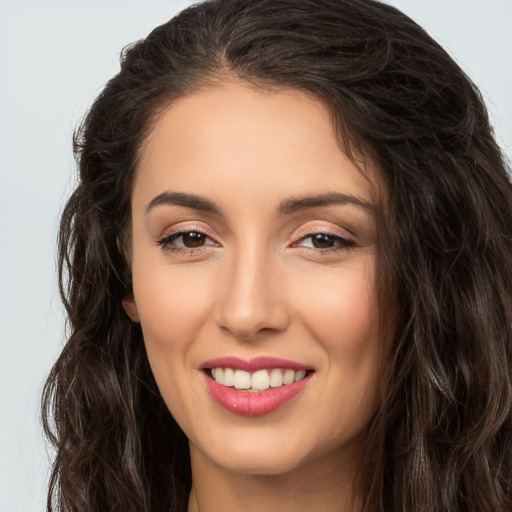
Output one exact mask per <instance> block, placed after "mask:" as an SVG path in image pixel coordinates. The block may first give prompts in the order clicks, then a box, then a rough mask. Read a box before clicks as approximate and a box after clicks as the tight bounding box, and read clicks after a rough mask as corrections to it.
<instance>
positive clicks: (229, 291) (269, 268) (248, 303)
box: [217, 250, 289, 341]
mask: <svg viewBox="0 0 512 512" xmlns="http://www.w3.org/2000/svg"><path fill="white" fill-rule="evenodd" d="M222 274H223V275H222V278H221V283H220V284H219V286H220V289H221V293H219V295H218V297H219V299H220V300H219V301H218V303H217V323H218V325H219V326H220V328H221V329H223V330H225V331H228V332H229V333H230V334H231V335H233V336H235V337H236V338H238V339H241V340H248V341H250V340H253V339H255V338H257V337H258V336H259V335H261V334H263V333H272V332H274V333H277V332H281V331H283V330H285V329H286V327H287V326H288V323H289V313H288V308H287V303H286V297H285V295H286V294H285V290H284V287H283V284H284V283H283V279H282V272H280V271H279V269H278V268H277V264H276V262H275V261H273V259H272V257H270V256H269V255H266V254H265V253H264V250H259V251H258V250H245V251H244V252H243V254H239V255H238V256H236V257H235V258H234V259H233V260H232V261H229V262H226V267H225V272H223V273H222Z"/></svg>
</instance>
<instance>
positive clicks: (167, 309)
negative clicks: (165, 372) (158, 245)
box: [133, 266, 211, 351]
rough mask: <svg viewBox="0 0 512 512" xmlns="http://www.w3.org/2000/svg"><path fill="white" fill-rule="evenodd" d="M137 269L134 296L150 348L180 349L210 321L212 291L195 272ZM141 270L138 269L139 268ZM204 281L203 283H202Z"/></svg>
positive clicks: (135, 271) (166, 268) (167, 269)
mask: <svg viewBox="0 0 512 512" xmlns="http://www.w3.org/2000/svg"><path fill="white" fill-rule="evenodd" d="M146 268H147V267H143V268H141V269H140V270H138V269H136V268H135V269H134V281H133V288H134V295H135V300H136V304H137V310H138V313H139V316H140V322H141V326H142V330H143V332H144V338H145V340H146V345H148V351H149V350H150V348H151V346H154V347H155V348H158V349H161V350H163V349H166V350H171V351H173V350H180V349H181V348H183V347H184V346H186V345H187V344H188V343H190V342H191V341H193V339H194V337H195V334H196V333H197V331H198V330H199V329H200V328H201V325H202V324H203V323H204V322H205V321H206V320H207V317H208V314H207V312H208V309H209V303H210V302H211V291H210V287H209V286H208V281H206V282H204V279H203V280H201V278H200V276H198V275H197V272H195V273H194V274H193V275H192V274H191V275H189V273H188V272H187V271H186V270H182V271H172V270H171V268H170V267H166V266H162V267H161V268H160V269H158V268H157V269H155V268H152V269H149V270H146ZM137 270H138V271H137ZM199 283H201V285H199Z"/></svg>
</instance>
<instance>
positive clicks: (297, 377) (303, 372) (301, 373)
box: [224, 368, 306, 382]
mask: <svg viewBox="0 0 512 512" xmlns="http://www.w3.org/2000/svg"><path fill="white" fill-rule="evenodd" d="M226 369H227V368H226ZM224 375H225V372H224ZM305 376H306V370H299V371H298V372H295V379H294V381H295V382H297V381H299V380H302V379H303V378H304V377H305ZM225 378H226V377H225V376H224V379H225Z"/></svg>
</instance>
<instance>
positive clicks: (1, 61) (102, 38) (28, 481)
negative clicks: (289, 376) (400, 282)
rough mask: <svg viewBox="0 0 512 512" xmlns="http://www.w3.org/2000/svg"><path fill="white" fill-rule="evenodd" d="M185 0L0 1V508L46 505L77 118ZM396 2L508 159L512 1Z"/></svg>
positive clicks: (2, 511) (511, 148)
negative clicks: (466, 82)
mask: <svg viewBox="0 0 512 512" xmlns="http://www.w3.org/2000/svg"><path fill="white" fill-rule="evenodd" d="M298 1H300V0H298ZM190 3H192V2H190V1H162V0H158V1H157V0H151V1H145V2H143V1H140V0H138V1H131V0H53V1H50V0H42V1H37V0H32V1H28V0H0V235H1V236H0V348H1V351H0V432H1V435H0V512H27V511H43V510H45V505H44V503H45V487H46V482H47V476H48V468H49V464H48V455H47V453H46V448H45V445H44V443H43V441H42V436H41V429H40V423H39V405H38V402H39V396H40V393H41V389H42V384H43V381H44V378H45V377H46V375H47V373H48V371H49V369H50V367H51V364H52V362H53V361H54V359H55V358H56V356H57V354H58V353H59V350H60V347H61V346H62V342H63V324H64V319H63V314H62V308H61V305H60V302H59V298H58V294H57V290H56V275H55V237H56V230H57V222H58V220H57V219H58V215H59V212H60V211H61V208H62V206H63V203H64V201H65V199H66V197H67V196H68V195H69V192H70V190H71V188H72V184H73V181H74V162H73V158H72V155H71V135H72V130H73V127H74V126H75V125H76V124H77V122H78V121H79V119H80V118H81V116H82V115H83V113H84V112H85V109H86V108H87V106H88V105H89V104H90V103H91V101H92V100H93V98H94V97H95V96H96V95H97V94H98V92H99V91H100V89H101V86H102V85H103V84H104V83H105V81H106V80H107V79H108V78H109V77H110V76H112V75H113V74H114V73H115V72H116V71H117V69H118V55H119V51H120V50H121V48H122V47H123V46H124V45H125V44H127V43H129V42H131V41H133V40H135V39H139V38H141V37H144V36H145V35H146V34H147V33H148V32H149V31H150V29H152V28H153V27H154V26H156V25H158V24H160V23H163V22H165V21H166V20H167V19H168V18H170V17H171V16H172V14H174V13H175V12H176V11H178V10H180V9H181V8H182V7H184V6H185V5H188V4H190ZM390 3H392V4H394V5H396V6H398V7H400V8H401V9H402V10H404V11H405V12H406V13H408V14H409V15H410V16H411V17H412V18H414V19H415V20H416V21H418V22H419V23H420V24H421V25H423V26H424V27H425V28H426V29H427V30H428V31H429V32H430V33H431V34H432V35H433V36H434V37H435V38H436V39H437V40H438V41H439V42H441V43H442V44H443V45H444V46H445V47H446V48H447V49H448V50H449V51H450V53H451V54H452V56H454V57H455V59H456V60H457V61H458V62H459V64H460V65H461V66H462V67H463V69H464V70H465V71H466V72H467V73H468V74H469V76H471V77H472V78H473V80H474V81H475V82H476V83H477V84H478V85H479V87H480V88H481V90H482V92H483V94H484V97H485V100H486V102H487V104H488V107H489V109H490V113H491V118H492V119H493V122H494V124H495V127H496V133H497V137H498V140H499V142H500V143H501V145H502V147H503V148H504V149H505V150H506V152H507V154H508V155H509V158H510V157H512V101H511V100H510V94H511V91H512V57H511V54H512V31H511V30H510V27H511V26H512V0H396V1H391V0H390Z"/></svg>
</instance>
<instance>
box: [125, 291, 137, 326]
mask: <svg viewBox="0 0 512 512" xmlns="http://www.w3.org/2000/svg"><path fill="white" fill-rule="evenodd" d="M123 309H124V311H125V313H126V314H127V315H128V317H129V318H130V320H131V321H132V322H137V323H138V322H140V319H139V312H138V310H137V304H135V297H134V296H133V294H130V295H128V296H126V297H125V298H124V299H123Z"/></svg>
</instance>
